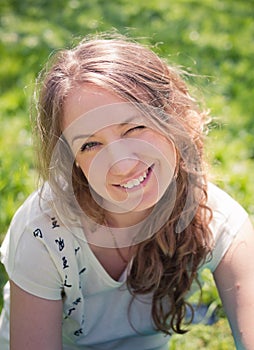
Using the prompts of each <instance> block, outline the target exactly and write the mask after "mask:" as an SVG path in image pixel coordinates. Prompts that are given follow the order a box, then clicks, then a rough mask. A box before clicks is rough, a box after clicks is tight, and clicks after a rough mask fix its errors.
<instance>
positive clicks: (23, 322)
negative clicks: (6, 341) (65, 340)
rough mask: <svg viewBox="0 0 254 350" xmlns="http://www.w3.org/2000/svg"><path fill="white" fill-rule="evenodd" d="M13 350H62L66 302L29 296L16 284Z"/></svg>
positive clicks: (12, 290) (14, 292)
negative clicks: (63, 316) (63, 317)
mask: <svg viewBox="0 0 254 350" xmlns="http://www.w3.org/2000/svg"><path fill="white" fill-rule="evenodd" d="M10 286H11V307H10V350H35V349H36V350H46V349H47V350H61V349H62V339H61V335H62V301H61V300H57V301H54V300H46V299H42V298H38V297H36V296H34V295H32V294H29V293H27V292H25V291H24V290H22V289H21V288H19V287H18V286H17V285H16V284H15V283H13V282H12V281H11V282H10Z"/></svg>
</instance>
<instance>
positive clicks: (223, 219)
mask: <svg viewBox="0 0 254 350" xmlns="http://www.w3.org/2000/svg"><path fill="white" fill-rule="evenodd" d="M208 205H209V206H210V207H211V208H212V210H213V220H212V222H211V230H212V232H213V234H214V238H215V249H214V251H213V257H212V259H211V260H210V261H209V262H208V263H207V264H206V265H205V267H208V268H209V269H210V270H211V271H214V270H215V269H216V267H217V265H218V264H219V262H220V261H221V259H222V257H223V256H224V254H225V252H226V251H227V249H228V248H229V246H230V244H231V243H232V241H233V239H234V237H235V236H236V235H237V233H238V232H239V229H240V228H241V226H242V225H243V223H244V221H245V220H246V218H247V213H246V212H245V210H244V209H243V208H242V207H241V206H240V205H239V204H238V203H237V202H235V201H234V200H233V199H232V198H231V197H230V196H228V195H227V194H226V193H225V192H223V191H222V190H220V189H218V188H217V187H216V186H214V185H212V184H209V188H208ZM70 226H71V225H68V227H67V226H66V225H64V224H63V223H62V222H61V221H60V219H59V218H58V217H57V214H56V213H55V212H54V211H53V209H52V207H51V206H49V204H48V203H47V202H45V201H43V202H40V201H39V195H38V193H37V192H36V193H34V194H32V195H31V196H30V197H29V198H28V199H27V200H26V202H25V203H24V204H23V205H22V206H21V208H20V209H19V210H18V211H17V213H16V214H15V216H14V218H13V220H12V223H11V225H10V228H9V231H8V233H7V235H6V238H5V240H4V242H3V244H2V247H1V250H0V252H1V261H2V263H3V264H4V265H5V268H6V270H7V273H8V275H9V278H10V279H11V280H13V281H14V282H15V283H16V284H17V285H18V286H20V287H21V288H22V289H24V290H25V291H27V292H29V293H31V294H33V295H36V296H38V297H41V298H45V299H50V300H59V299H62V292H63V291H64V293H65V298H64V302H63V308H64V311H63V349H64V350H74V349H80V348H82V349H83V350H92V349H93V350H99V349H103V350H106V349H110V350H113V349H115V350H129V349H133V350H146V349H150V350H156V349H157V350H166V349H168V341H169V337H166V336H165V335H163V334H162V333H160V332H157V331H155V330H154V327H153V322H152V320H151V295H140V296H139V297H137V298H136V299H135V300H134V301H133V302H132V303H131V301H132V296H131V294H130V293H129V291H128V289H127V287H126V277H127V272H126V271H125V273H124V274H123V275H122V276H121V278H120V279H119V280H118V281H115V280H114V279H113V278H111V277H110V276H109V274H108V273H107V272H106V271H105V269H104V268H103V267H102V265H101V264H100V262H99V261H98V260H97V258H96V257H95V255H94V254H93V252H92V251H91V249H90V247H89V245H88V244H87V241H86V239H85V236H84V233H83V230H82V229H81V227H80V225H79V224H77V226H75V227H74V226H73V225H72V226H71V228H70ZM203 267H204V266H203ZM130 305H131V308H130V310H129V307H130ZM128 315H129V317H128ZM8 338H9V284H7V285H6V287H5V290H4V308H3V311H2V315H1V318H0V344H1V350H9V343H8Z"/></svg>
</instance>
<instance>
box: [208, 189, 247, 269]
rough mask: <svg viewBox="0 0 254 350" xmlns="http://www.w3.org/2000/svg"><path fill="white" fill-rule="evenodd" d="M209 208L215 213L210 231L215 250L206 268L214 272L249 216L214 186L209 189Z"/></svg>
mask: <svg viewBox="0 0 254 350" xmlns="http://www.w3.org/2000/svg"><path fill="white" fill-rule="evenodd" d="M208 206H209V207H210V208H211V209H212V211H213V219H212V221H211V223H210V229H211V231H212V233H213V237H214V249H213V253H212V258H211V259H210V260H209V261H208V262H207V263H206V265H205V267H207V268H209V269H210V270H211V271H212V272H214V271H215V269H216V268H217V266H218V265H219V263H220V261H221V260H222V258H223V257H224V255H225V254H226V252H227V250H228V249H229V247H230V245H231V244H232V242H233V240H234V238H235V237H236V236H237V234H238V233H239V232H240V230H241V227H242V226H243V225H244V223H245V221H246V220H247V217H248V214H247V212H246V211H245V210H244V209H243V207H242V206H241V205H240V204H239V203H238V202H236V201H235V200H234V199H233V198H232V197H230V196H229V195H228V194H227V193H225V192H224V191H223V190H221V189H219V188H218V187H216V186H215V185H212V184H209V187H208Z"/></svg>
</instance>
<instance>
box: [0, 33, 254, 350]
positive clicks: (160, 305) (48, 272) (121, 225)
mask: <svg viewBox="0 0 254 350" xmlns="http://www.w3.org/2000/svg"><path fill="white" fill-rule="evenodd" d="M206 117H207V115H206V113H205V112H202V111H200V110H199V107H198V105H197V103H196V101H195V100H194V99H193V98H192V97H191V96H190V95H189V92H188V89H187V87H186V84H185V83H184V81H183V80H182V78H181V74H180V72H178V71H177V70H176V69H175V68H173V67H171V66H169V65H167V64H166V63H165V62H163V61H162V60H161V59H160V58H158V57H157V56H156V55H155V54H154V53H153V52H152V51H151V50H149V49H147V48H146V47H143V46H141V45H139V44H137V43H134V42H131V41H129V40H127V39H125V38H122V37H121V38H119V37H116V38H115V37H113V38H103V37H102V38H95V39H89V40H87V39H84V40H83V41H82V42H81V43H80V44H79V45H77V47H75V48H73V49H71V50H63V51H61V52H59V53H58V54H57V55H56V57H55V58H54V60H53V62H52V64H51V66H50V68H49V69H48V71H47V72H45V74H44V76H43V79H42V80H41V84H40V94H39V99H38V104H37V116H36V123H37V124H36V135H37V153H38V159H39V162H38V163H39V172H40V175H41V178H42V179H43V186H42V187H41V188H40V189H39V190H38V191H37V192H35V193H33V194H32V195H31V196H30V197H29V198H28V199H27V200H26V202H25V203H24V204H23V205H22V207H21V208H20V209H19V210H18V212H17V213H16V214H15V216H14V218H13V221H12V223H11V226H10V229H9V231H8V233H7V236H6V238H5V240H4V243H3V245H2V247H1V256H2V262H3V263H4V265H5V267H6V270H7V273H8V275H9V279H10V282H9V283H8V284H7V285H6V287H5V306H4V309H3V312H2V316H1V323H0V325H1V327H0V343H1V349H3V350H4V349H11V350H16V349H19V350H34V349H37V350H45V349H47V350H60V349H64V350H70V349H72V350H74V349H121V350H124V349H126V350H129V349H134V350H135V349H137V350H145V349H153V350H155V349H160V350H166V349H168V348H169V343H168V342H169V339H170V335H171V334H172V333H173V332H177V333H184V331H185V330H186V326H185V322H188V321H190V320H186V312H187V309H189V308H190V306H189V305H188V302H187V298H188V296H189V295H190V293H191V292H192V291H193V290H194V289H195V288H196V287H197V286H198V285H199V273H200V272H201V271H202V269H203V268H207V267H208V268H210V269H211V271H212V272H213V273H214V277H215V281H216V284H217V286H218V289H219V292H220V295H221V298H222V301H223V305H224V308H225V310H226V313H227V316H228V319H229V322H230V325H231V328H232V332H233V335H234V339H235V343H236V347H237V349H248V350H249V349H251V348H252V347H253V344H254V335H253V328H254V306H253V299H254V282H253V281H254V279H253V275H254V255H253V251H254V234H253V229H252V226H251V224H250V221H249V219H248V216H247V213H246V212H245V211H244V210H243V209H242V207H241V206H240V205H239V204H238V203H236V202H235V201H234V200H233V199H232V198H231V197H229V196H228V195H227V194H226V193H224V192H223V191H222V190H220V189H218V188H217V187H216V186H214V185H212V184H211V183H209V182H208V181H207V174H206V167H205V164H204V160H203V129H204V125H205V123H206Z"/></svg>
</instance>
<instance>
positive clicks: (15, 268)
mask: <svg viewBox="0 0 254 350" xmlns="http://www.w3.org/2000/svg"><path fill="white" fill-rule="evenodd" d="M0 253H1V261H2V263H3V264H4V266H5V269H6V271H7V274H8V276H9V279H10V280H12V281H13V282H14V283H16V284H17V285H18V286H19V287H20V288H22V289H23V290H25V291H27V292H29V293H30V294H33V295H35V296H38V297H41V298H45V299H50V300H59V299H61V291H62V286H63V283H62V276H61V275H60V273H59V269H58V267H57V266H56V264H55V262H54V257H53V256H52V254H51V252H50V250H49V249H48V247H47V246H46V244H45V242H44V241H43V240H41V239H40V237H39V231H37V232H33V230H32V229H31V228H30V227H28V226H24V225H23V220H22V211H20V212H18V213H17V215H16V216H15V217H14V219H13V221H12V223H11V225H10V228H9V230H8V232H7V235H6V237H5V239H4V241H3V244H2V246H1V249H0Z"/></svg>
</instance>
